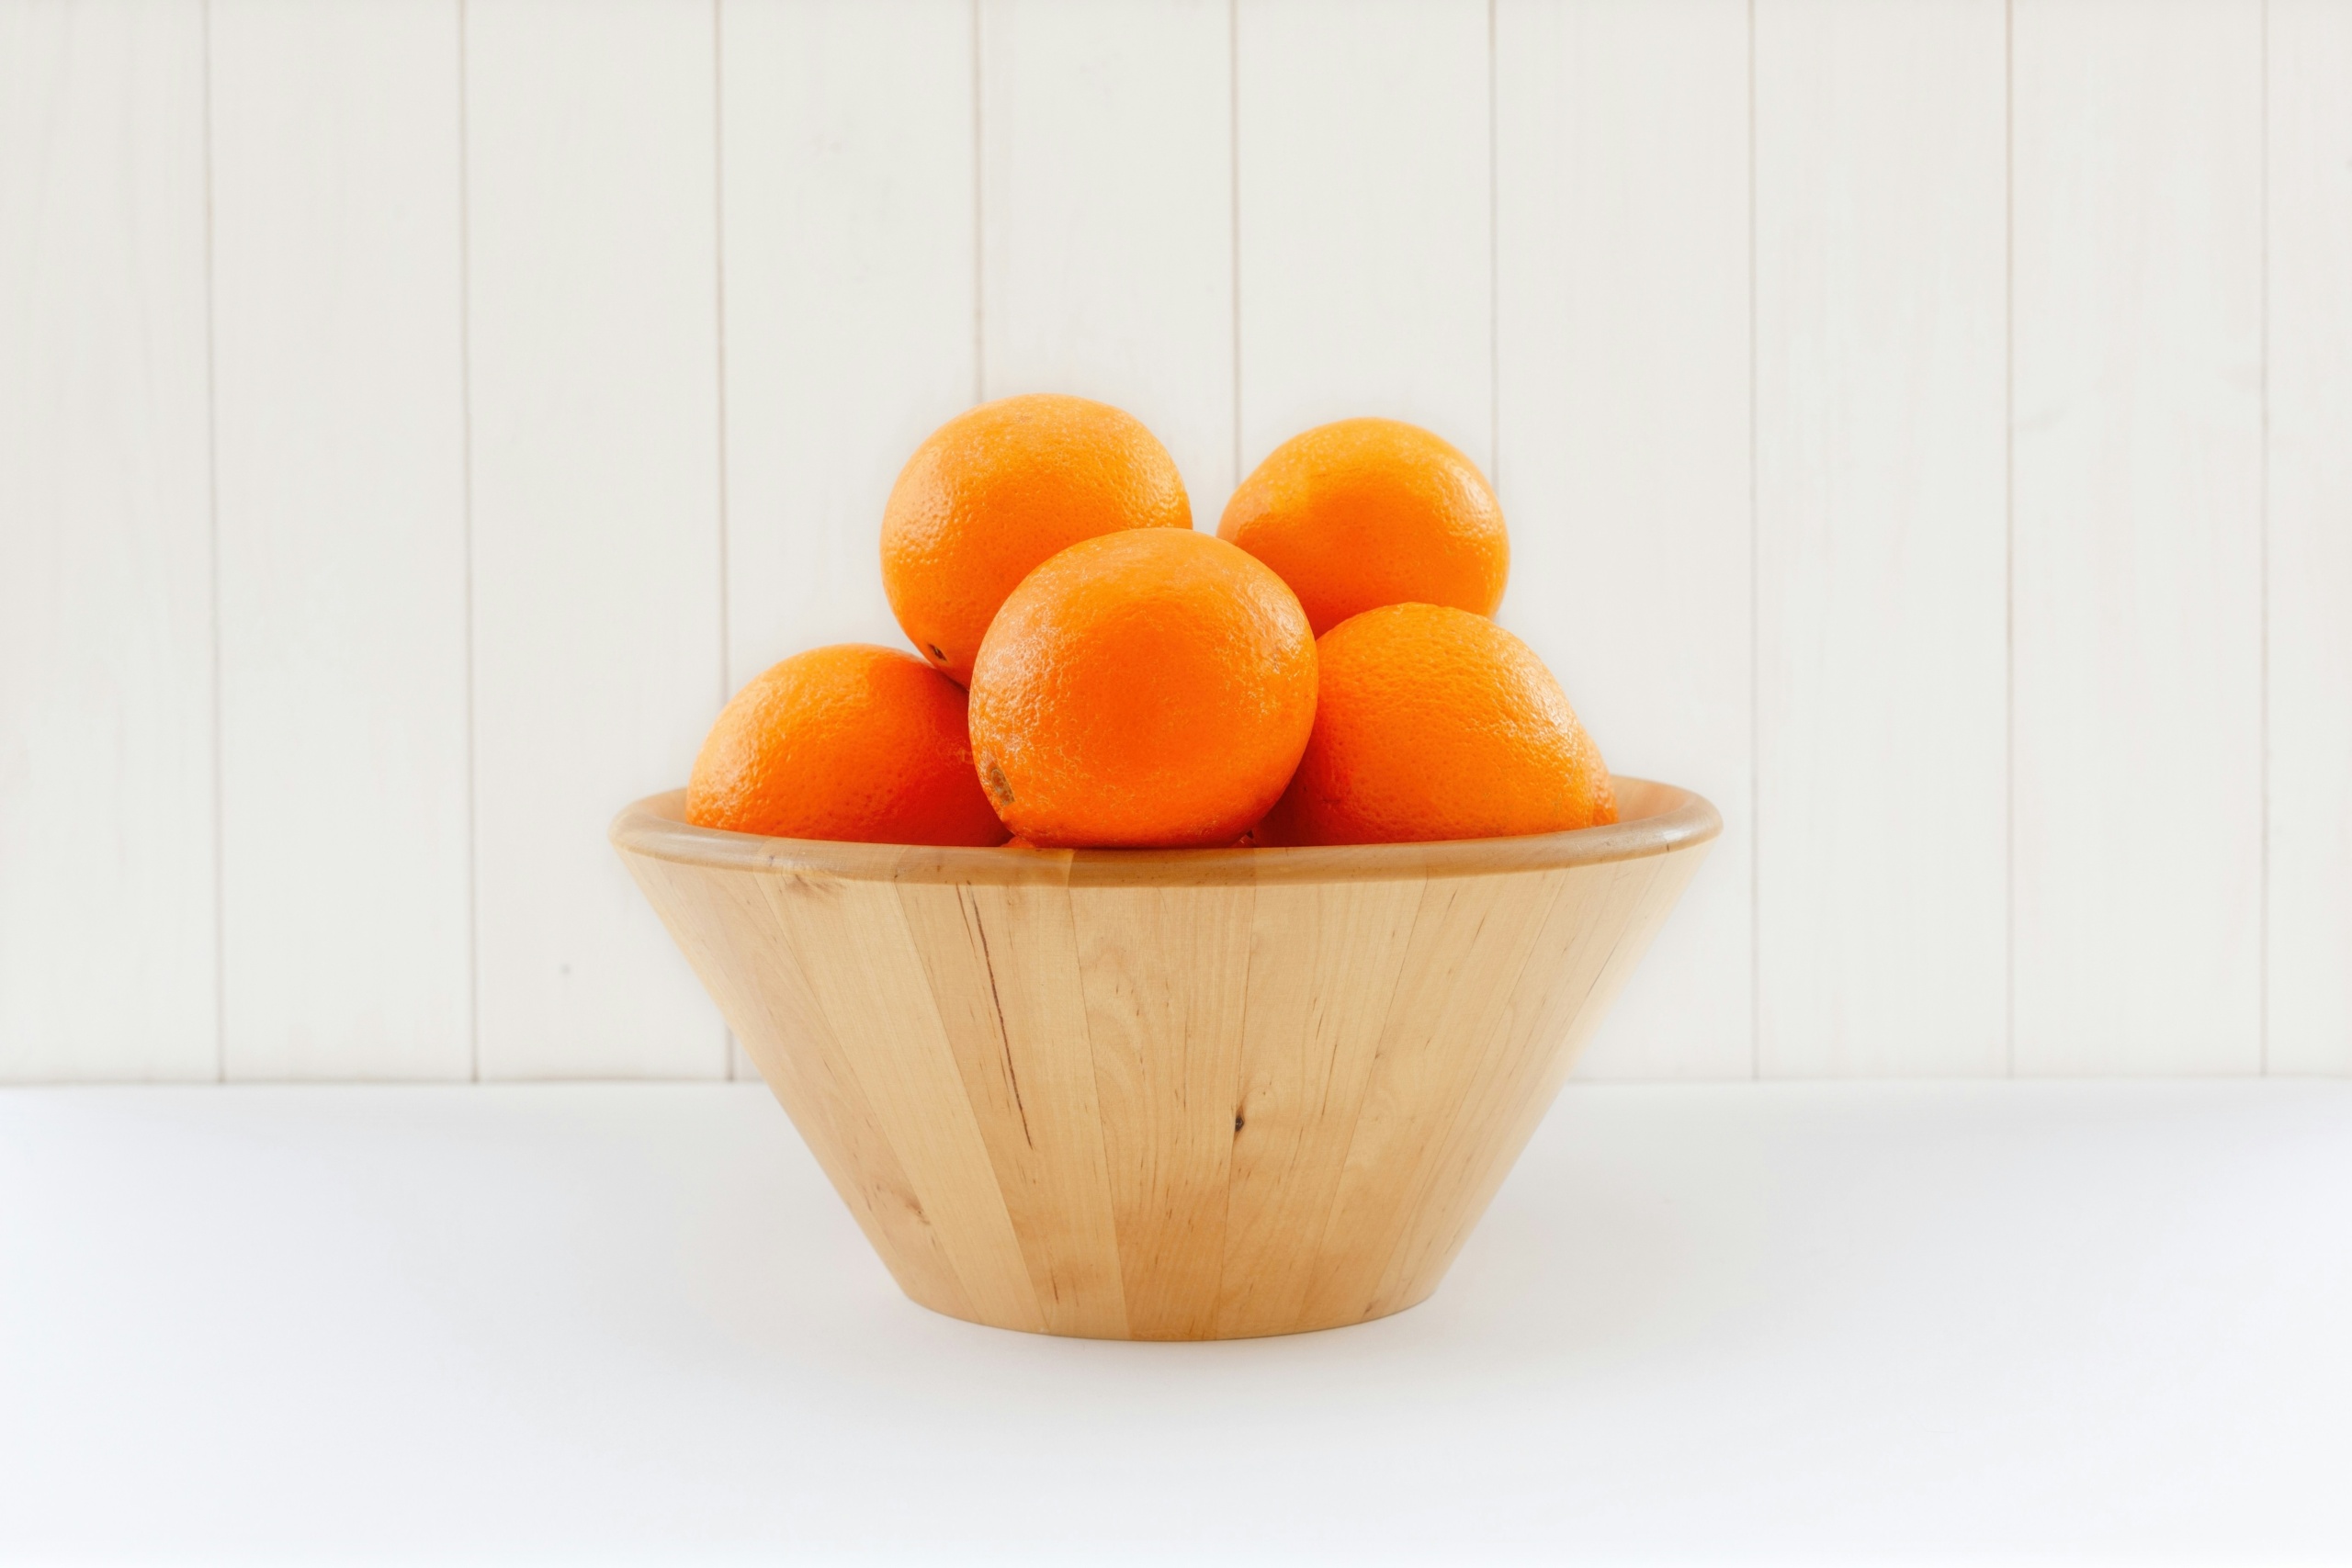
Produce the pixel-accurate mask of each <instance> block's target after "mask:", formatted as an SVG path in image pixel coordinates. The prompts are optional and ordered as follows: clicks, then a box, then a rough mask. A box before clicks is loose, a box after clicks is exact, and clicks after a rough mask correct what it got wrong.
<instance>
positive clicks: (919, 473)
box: [882, 393, 1193, 685]
mask: <svg viewBox="0 0 2352 1568" xmlns="http://www.w3.org/2000/svg"><path fill="white" fill-rule="evenodd" d="M1192 525H1193V506H1192V502H1189V501H1188V500H1186V499H1185V496H1184V481H1183V480H1182V479H1181V478H1180V477H1178V475H1177V472H1176V461H1175V459H1174V458H1172V457H1170V456H1169V455H1168V449H1167V448H1166V447H1165V446H1161V445H1160V444H1159V441H1158V440H1157V439H1155V438H1154V437H1153V435H1152V434H1151V432H1150V431H1148V430H1146V429H1145V428H1144V427H1143V425H1142V423H1140V422H1139V421H1137V420H1136V418H1135V416H1134V415H1132V414H1128V413H1124V412H1120V411H1119V410H1117V409H1114V408H1113V407H1111V406H1110V405H1109V404H1108V403H1098V402H1091V401H1089V400H1086V399H1084V398H1072V397H1065V396H1062V395H1060V394H1058V393H1038V394H1036V395H1034V396H1029V397H1019V398H1005V399H1002V400H999V401H997V402H992V403H983V404H981V405H980V406H979V407H978V408H976V409H970V410H967V412H963V413H960V414H957V415H956V417H955V418H954V419H951V420H949V421H948V422H947V423H945V424H943V425H941V426H940V427H939V428H938V429H937V430H935V431H933V433H932V434H931V436H930V437H929V439H927V440H925V441H924V442H923V444H922V446H919V447H917V448H916V449H915V455H914V456H913V457H910V458H909V459H908V460H907V466H906V468H904V469H903V470H901V471H900V473H899V482H898V483H897V485H895V486H894V487H893V488H892V489H891V491H890V499H889V502H888V504H887V505H885V506H884V508H883V511H882V586H883V589H884V591H885V592H888V594H889V597H890V609H891V613H892V614H894V615H897V616H898V617H899V626H900V627H901V628H903V629H904V630H905V632H906V634H907V637H908V638H909V639H910V641H912V642H913V643H914V645H915V649H916V651H917V652H919V653H921V654H922V656H923V657H924V658H925V659H927V660H930V661H931V662H932V664H933V666H935V667H936V668H938V669H940V670H944V671H946V672H947V674H948V675H949V676H950V677H952V678H953V679H954V680H956V682H959V683H961V684H965V685H969V684H970V683H971V680H972V660H973V659H974V658H975V657H976V656H977V655H978V652H979V649H980V638H981V637H984V636H986V635H987V633H988V629H989V622H990V621H991V620H993V619H994V618H995V617H996V612H997V606H998V605H1000V604H1003V603H1004V596H1005V595H1006V594H1008V593H1010V592H1012V590H1013V588H1014V587H1015V586H1016V585H1017V584H1018V583H1019V582H1020V581H1021V580H1022V579H1023V578H1024V577H1026V576H1028V575H1029V573H1030V572H1031V571H1032V570H1035V568H1036V567H1037V566H1038V565H1039V564H1040V563H1042V562H1043V561H1044V560H1045V559H1046V558H1047V557H1048V556H1051V555H1054V554H1056V553H1057V552H1058V551H1060V550H1063V549H1066V548H1068V547H1069V546H1071V545H1074V544H1076V543H1078V542H1079V541H1080V539H1091V538H1093V537H1095V536H1098V535H1102V534H1109V533H1114V532H1116V531H1118V530H1121V529H1126V528H1185V529H1189V528H1191V527H1192Z"/></svg>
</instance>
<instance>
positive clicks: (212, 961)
mask: <svg viewBox="0 0 2352 1568" xmlns="http://www.w3.org/2000/svg"><path fill="white" fill-rule="evenodd" d="M204 78H205V61H204V18H203V12H202V8H201V7H200V6H198V5H197V4H195V3H194V0H156V3H154V4H152V5H140V6H67V5H49V6H25V5H11V6H0V1079H13V1080H34V1081H39V1080H44V1079H113V1078H133V1079H136V1078H170V1079H209V1078H211V1077H215V1076H216V1075H217V1074H218V1072H219V1070H220V1035H219V1029H218V1022H219V1010H218V991H217V989H216V978H217V975H218V968H217V965H218V959H219V949H218V945H217V944H218V942H219V937H220V932H219V929H218V925H217V923H216V921H215V918H214V915H215V902H214V898H215V891H216V886H217V883H216V880H215V879H216V877H217V875H218V874H219V866H218V863H217V861H216V858H215V854H214V830H215V827H216V818H215V816H214V810H215V805H216V800H217V796H216V795H215V790H214V782H215V772H214V761H215V750H214V746H215V742H216V739H217V737H216V734H215V730H214V725H213V700H214V686H213V673H214V666H213V627H214V617H213V598H212V568H211V510H210V486H211V469H210V458H209V453H208V450H207V443H208V440H209V392H208V389H207V386H206V374H207V368H208V366H207V356H208V346H209V345H208V341H207V314H206V305H207V299H206V288H205V284H206V277H205V269H206V254H205V166H204V144H205V113H204V91H205V88H204Z"/></svg>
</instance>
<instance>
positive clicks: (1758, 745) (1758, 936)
mask: <svg viewBox="0 0 2352 1568" xmlns="http://www.w3.org/2000/svg"><path fill="white" fill-rule="evenodd" d="M1756 338H1757V333H1756V0H1747V1076H1748V1077H1751V1078H1758V1077H1763V1076H1764V892H1763V889H1764V833H1763V823H1762V820H1761V818H1762V800H1763V793H1764V790H1763V779H1764V725H1763V706H1764V701H1763V682H1764V674H1763V671H1764V664H1763V637H1764V633H1763V626H1764V617H1763V594H1764V589H1763V555H1762V551H1761V550H1760V548H1759V545H1760V542H1761V535H1762V532H1763V527H1762V517H1761V512H1762V508H1761V506H1760V504H1759V497H1758V487H1757V446H1756V443H1757V423H1756V389H1757V367H1756Z"/></svg>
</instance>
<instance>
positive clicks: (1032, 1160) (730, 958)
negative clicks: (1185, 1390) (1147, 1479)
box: [613, 779, 1721, 1339]
mask: <svg viewBox="0 0 2352 1568" xmlns="http://www.w3.org/2000/svg"><path fill="white" fill-rule="evenodd" d="M1619 792H1620V798H1621V800H1622V801H1623V803H1624V807H1625V813H1626V820H1625V821H1623V822H1622V823H1620V824H1619V825H1618V826H1617V827H1614V828H1610V829H1589V830H1587V831H1584V832H1577V833H1561V834H1553V835H1548V836H1545V837H1542V838H1536V839H1528V840H1485V841H1480V842H1471V843H1460V844H1442V845H1411V844H1399V845H1378V846H1370V847H1365V848H1360V849H1351V850H1344V851H1301V850H1257V851H1251V850H1237V851H1192V852H1136V853H1122V852H1081V853H1072V852H1028V851H1021V850H955V849H948V850H903V849H899V848H895V847H893V846H888V845H874V844H823V843H813V842H809V841H805V840H776V839H754V838H748V837H745V836H743V835H740V834H732V833H718V832H709V831H706V830H703V829H693V828H689V827H686V826H685V825H684V823H683V822H682V821H681V820H680V818H679V815H678V814H679V810H680V805H681V796H680V795H678V794H676V793H673V794H671V795H663V796H657V797H654V798H651V799H649V800H646V801H641V802H639V804H638V805H637V806H635V807H631V808H630V809H629V810H628V811H626V812H624V813H623V814H622V815H621V817H620V818H619V819H617V820H616V822H615V824H614V826H613V840H614V842H615V844H616V846H617V847H618V849H619V850H620V852H621V858H622V859H623V860H624V861H625V862H626V863H628V867H629V869H630V871H631V872H632V873H633V874H635V876H636V878H637V880H638V885H639V886H640V887H641V888H642V889H643V890H644V892H645V895H646V897H648V898H649V899H650V900H651V902H652V903H653V904H654V906H655V908H657V909H659V910H660V912H661V915H662V919H663V921H664V922H665V923H666V924H667V925H668V927H669V929H670V931H672V933H673V935H674V936H675V937H676V939H677V942H678V943H679V945H680V947H681V948H682V949H683V950H684V952H685V953H686V954H687V956H688V958H689V959H690V961H691V962H692V963H693V964H694V965H695V969H696V971H697V972H698V973H699V974H701V975H702V976H703V977H704V979H705V981H706V983H707V985H708V987H709V988H710V991H711V994H712V996H713V997H714V998H716V999H717V1000H718V1004H719V1006H720V1008H721V1009H722V1010H724V1012H725V1013H726V1015H727V1018H728V1021H729V1022H730V1023H731V1024H732V1025H733V1027H734V1029H735V1031H736V1032H737V1034H738V1036H739V1037H740V1038H741V1040H742V1042H743V1044H744V1046H745V1048H746V1050H747V1051H748V1052H749V1053H750V1054H751V1055H752V1059H753V1060H754V1061H755V1062H756V1063H758V1065H759V1066H760V1070H761V1072H762V1073H763V1075H764V1076H765V1077H767V1079H768V1082H769V1084H770V1085H771V1087H772V1088H773V1089H775V1094H776V1098H777V1099H778V1100H779V1101H781V1102H782V1103H783V1105H784V1107H785V1109H786V1111H787V1112H788V1113H789V1114H790V1115H791V1117H792V1118H793V1120H794V1122H796V1123H797V1124H798V1125H799V1126H800V1127H801V1128H802V1131H803V1133H804V1134H805V1135H806V1136H807V1138H808V1141H809V1146H810V1148H811V1149H812V1151H814V1153H815V1154H816V1156H817V1158H818V1160H819V1162H820V1164H821V1165H822V1166H823V1167H824V1168H825V1170H826V1172H827V1174H828V1175H829V1176H830V1177H831V1179H832V1181H833V1183H834V1185H835V1186H836V1187H837V1188H838V1189H840V1190H841V1192H842V1198H843V1200H844V1201H846V1202H847V1203H848V1204H849V1206H850V1208H851V1209H852V1211H853V1212H854V1213H855V1214H856V1215H857V1217H858V1220H859V1223H860V1224H862V1225H863V1226H864V1227H865V1233H866V1235H867V1236H868V1238H869V1239H871V1240H872V1241H873V1243H874V1245H875V1247H876V1249H877V1250H878V1251H880V1252H881V1253H882V1254H883V1257H884V1258H885V1260H886V1261H887V1262H888V1264H889V1266H890V1269H891V1272H892V1274H893V1276H894V1277H895V1278H896V1279H897V1280H899V1283H900V1285H901V1287H902V1288H904V1289H905V1291H906V1292H907V1293H908V1294H909V1295H910V1296H911V1297H912V1298H914V1299H915V1300H916V1301H919V1302H921V1303H923V1304H924V1305H926V1306H930V1307H933V1308H935V1309H936V1310H938V1311H941V1312H944V1313H948V1314H953V1315H956V1316H959V1317H967V1318H970V1319H972V1320H974V1321H976V1322H980V1323H987V1324H992V1325H998V1326H1001V1327H1008V1328H1020V1329H1026V1330H1030V1331H1043V1332H1046V1333H1050V1334H1062V1335H1076V1336H1083V1337H1094V1338H1134V1339H1209V1338H1234V1337H1250V1336H1257V1335H1267V1334H1284V1333H1294V1332H1297V1331H1300V1330H1304V1329H1310V1328H1322V1327H1330V1326H1335V1325H1340V1324H1347V1323H1360V1322H1363V1321H1364V1320H1366V1319H1368V1318H1374V1317H1379V1316H1383V1315H1385V1314H1388V1313H1392V1312H1397V1311H1400V1310H1402V1309H1404V1308H1406V1307H1408V1306H1411V1305H1413V1304H1414V1303H1417V1302H1419V1301H1421V1300H1423V1299H1424V1298H1426V1297H1427V1296H1428V1295H1429V1293H1430V1292H1431V1291H1433V1290H1435V1289H1436V1288H1437V1285H1438V1282H1439V1280H1441V1279H1442V1277H1443V1275H1444V1271H1445V1269H1446V1267H1447V1265H1448V1264H1449V1263H1450V1262H1451V1261H1452V1259H1453V1255H1454V1253H1455V1252H1456V1251H1457V1250H1458V1249H1459V1248H1460V1247H1461V1244H1462V1240H1463V1238H1464V1236H1465V1235H1467V1234H1468V1232H1469V1228H1470V1226H1471V1225H1473V1224H1476V1219H1477V1216H1478V1214H1479V1213H1481V1212H1483V1210H1484V1208H1485V1206H1486V1204H1487V1201H1488V1200H1489V1199H1490V1198H1491V1197H1492V1196H1493V1193H1494V1190H1495V1189H1496V1187H1497V1186H1498V1184H1499V1183H1500V1181H1501V1180H1502V1178H1503V1176H1504V1174H1505V1173H1506V1172H1507V1171H1508V1169H1509V1168H1510V1162H1511V1161H1512V1160H1513V1159H1514V1158H1516V1157H1517V1155H1518V1152H1519V1150H1520V1149H1521V1147H1522V1146H1523V1145H1524V1144H1525V1142H1526V1139H1527V1137H1528V1135H1529V1134H1530V1133H1532V1130H1533V1128H1534V1125H1535V1122H1537V1120H1539V1119H1540V1118H1541V1116H1542V1114H1543V1108H1544V1105H1546V1104H1548V1103H1549V1102H1550V1100H1551V1097H1552V1096H1553V1095H1554V1094H1555V1093H1556V1092H1557V1090H1558V1089H1559V1086H1560V1083H1561V1081H1562V1079H1563V1078H1564V1077H1566V1072H1567V1070H1568V1066H1569V1061H1568V1057H1569V1054H1570V1053H1571V1051H1572V1050H1573V1048H1574V1046H1575V1045H1576V1044H1578V1043H1581V1042H1582V1041H1583V1040H1584V1039H1585V1038H1586V1037H1587V1036H1588V1035H1589V1033H1590V1032H1591V1028H1592V1025H1593V1024H1594V1022H1596V1021H1597V1019H1598V1015H1599V1012H1600V1010H1604V1009H1605V1008H1606V1006H1607V1005H1608V1002H1609V1001H1610V1000H1611V998H1613V997H1614V995H1615V994H1616V991H1617V990H1618V988H1619V987H1621V986H1622V985H1623V980H1624V977H1625V976H1626V974H1627V973H1629V972H1630V970H1631V968H1632V966H1633V965H1634V964H1635V963H1636V962H1637V961H1638V960H1639V958H1640V956H1641V953H1642V952H1643V951H1644V949H1645V948H1646V946H1647V945H1648V942H1649V941H1650V939H1651V937H1652V936H1653V935H1655V933H1656V931H1657V927H1658V925H1659V924H1660V923H1661V922H1662V921H1663V919H1664V918H1665V916H1666V913H1667V911H1668V908H1671V906H1672V904H1673V902H1674V900H1675V898H1676V897H1678V896H1679V893H1680V891H1681V888H1682V886H1683V884H1684V883H1685V882H1686V881H1687V880H1688V878H1689V876H1690V874H1691V871H1692V870H1693V869H1694V868H1695V867H1696V865H1697V863H1698V861H1699V859H1700V858H1701V857H1702V855H1703V854H1704V853H1705V852H1706V850H1707V848H1708V846H1709V844H1710V843H1711V842H1712V840H1713V838H1714V836H1715V834H1716V832H1717V831H1718V830H1719V829H1720V826H1721V824H1720V821H1719V819H1718V818H1716V816H1715V813H1714V811H1713V807H1709V806H1708V805H1707V804H1706V803H1705V802H1704V801H1703V800H1701V799H1699V798H1698V797H1697V796H1695V795H1690V794H1688V793H1687V792H1684V791H1680V790H1675V789H1670V788H1668V787H1665V786H1662V785H1655V784H1645V783H1643V782H1642V781H1639V780H1634V779H1621V780H1620V781H1619Z"/></svg>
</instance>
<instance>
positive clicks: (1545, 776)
mask: <svg viewBox="0 0 2352 1568" xmlns="http://www.w3.org/2000/svg"><path fill="white" fill-rule="evenodd" d="M1316 656H1317V672H1318V676H1319V680H1320V688H1321V689H1320V695H1319V697H1318V699H1317V704H1316V709H1315V731H1314V735H1313V736H1312V738H1311V739H1308V741H1307V743H1306V755H1305V756H1303V757H1302V758H1301V759H1300V760H1299V764H1298V772H1297V773H1295V774H1294V775H1293V776H1292V778H1291V781H1290V787H1289V788H1288V789H1287V790H1286V791H1284V792H1283V797H1282V801H1281V803H1280V804H1279V805H1277V806H1276V807H1274V808H1273V810H1272V812H1270V813H1269V814H1268V815H1267V818H1266V820H1265V821H1264V822H1262V823H1261V824H1260V825H1259V834H1258V841H1259V842H1261V843H1275V844H1384V843H1408V842H1421V841H1426V840H1435V839H1499V838H1514V837H1517V836H1519V835H1521V834H1526V833H1556V832H1562V831H1565V830H1566V829H1571V828H1590V827H1596V826H1598V825H1600V824H1601V823H1605V822H1614V821H1616V820H1617V797H1616V794H1615V792H1614V791H1613V790H1612V789H1611V786H1610V782H1609V770H1608V767H1607V766H1606V764H1604V763H1603V762H1602V761H1601V760H1600V748H1599V747H1597V746H1595V745H1594V744H1593V743H1592V738H1591V737H1590V736H1589V735H1587V734H1586V733H1585V728H1584V726H1583V725H1582V724H1580V723H1578V722H1577V716H1576V711H1575V710H1574V709H1573V708H1571V707H1569V706H1568V699H1567V697H1566V695H1565V694H1563V693H1562V692H1561V690H1560V683H1559V682H1557V681H1555V680H1554V679H1553V678H1552V672H1551V671H1549V670H1546V669H1545V668H1544V661H1543V660H1540V659H1538V658H1537V657H1536V656H1535V652H1534V650H1533V649H1531V648H1529V647H1528V646H1527V645H1526V644H1525V643H1523V642H1521V641H1520V640H1519V638H1517V637H1513V636H1511V634H1510V633H1509V632H1507V631H1505V630H1503V628H1502V627H1500V626H1497V625H1495V623H1494V622H1492V621H1490V620H1487V618H1486V617H1485V616H1483V615H1472V614H1470V613H1469V612H1468V611H1466V610H1456V609H1453V608H1452V607H1451V606H1441V605H1435V604H1391V605H1387V606H1385V607H1384V608H1381V609H1377V610H1368V611H1366V612H1365V613H1364V614H1363V615H1356V616H1353V617H1351V618H1350V619H1348V620H1345V621H1342V622H1340V625H1338V626H1334V627H1333V628H1332V629H1331V630H1329V631H1328V632H1326V633H1324V634H1323V637H1322V638H1321V639H1320V640H1319V641H1318V642H1317V644H1316Z"/></svg>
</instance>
